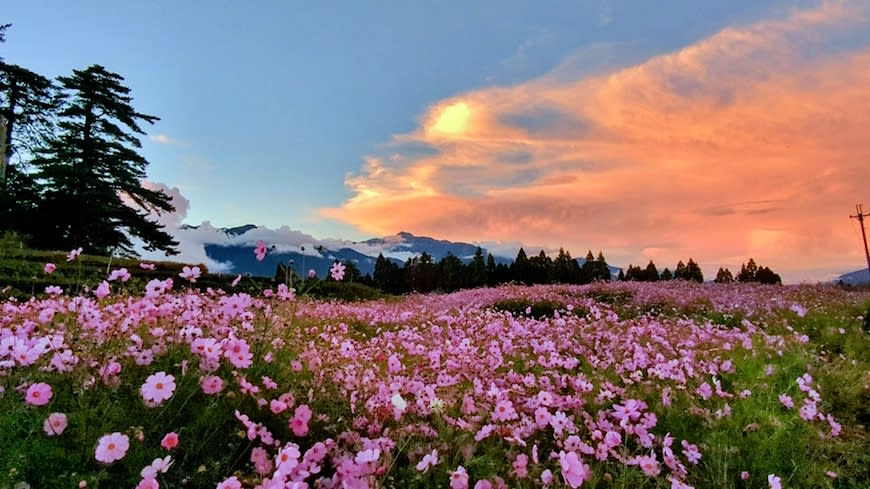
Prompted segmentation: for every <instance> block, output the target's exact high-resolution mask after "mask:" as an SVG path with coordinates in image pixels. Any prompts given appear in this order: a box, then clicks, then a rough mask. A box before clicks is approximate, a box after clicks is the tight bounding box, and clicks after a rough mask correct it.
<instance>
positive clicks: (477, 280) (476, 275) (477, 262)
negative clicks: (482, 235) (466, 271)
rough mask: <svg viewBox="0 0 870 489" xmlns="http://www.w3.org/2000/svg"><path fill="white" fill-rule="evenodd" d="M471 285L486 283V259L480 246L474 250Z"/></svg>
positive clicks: (471, 265) (480, 285)
mask: <svg viewBox="0 0 870 489" xmlns="http://www.w3.org/2000/svg"><path fill="white" fill-rule="evenodd" d="M470 269H471V286H472V287H482V286H484V285H486V276H487V274H486V261H485V260H484V258H483V249H481V248H480V246H478V247H477V249H476V250H475V251H474V258H472V259H471V264H470Z"/></svg>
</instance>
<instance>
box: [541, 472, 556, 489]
mask: <svg viewBox="0 0 870 489" xmlns="http://www.w3.org/2000/svg"><path fill="white" fill-rule="evenodd" d="M541 483H543V484H544V486H545V487H546V486H549V485H550V484H552V483H553V471H551V470H550V469H547V470H545V471H543V472H541Z"/></svg>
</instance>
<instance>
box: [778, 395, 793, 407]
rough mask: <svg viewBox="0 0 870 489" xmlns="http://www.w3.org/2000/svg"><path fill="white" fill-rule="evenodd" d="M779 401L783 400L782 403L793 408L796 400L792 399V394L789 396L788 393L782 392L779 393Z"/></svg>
mask: <svg viewBox="0 0 870 489" xmlns="http://www.w3.org/2000/svg"><path fill="white" fill-rule="evenodd" d="M779 402H781V403H782V405H783V406H785V407H786V408H788V409H792V408H793V407H794V401H793V400H792V398H791V396H789V395H788V394H780V395H779Z"/></svg>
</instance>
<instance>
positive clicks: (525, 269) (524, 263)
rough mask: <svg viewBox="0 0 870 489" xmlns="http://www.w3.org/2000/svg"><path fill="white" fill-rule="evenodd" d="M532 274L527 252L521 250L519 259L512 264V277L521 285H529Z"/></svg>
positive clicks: (518, 253) (518, 254) (518, 255)
mask: <svg viewBox="0 0 870 489" xmlns="http://www.w3.org/2000/svg"><path fill="white" fill-rule="evenodd" d="M530 272H531V265H530V263H529V257H528V256H526V250H524V249H522V247H521V248H520V251H518V252H517V257H516V259H515V260H514V262H513V263H512V264H511V277H512V278H513V280H516V281H517V282H519V283H521V284H529V283H531V282H530V281H529V278H530V276H529V275H530Z"/></svg>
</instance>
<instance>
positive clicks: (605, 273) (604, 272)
mask: <svg viewBox="0 0 870 489" xmlns="http://www.w3.org/2000/svg"><path fill="white" fill-rule="evenodd" d="M594 270H595V274H594V279H593V280H603V281H605V282H609V281H610V277H611V276H610V267H609V266H608V265H607V260H605V259H604V253H602V252H601V251H600V250H599V251H598V256H597V257H596V258H595V267H594Z"/></svg>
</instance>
